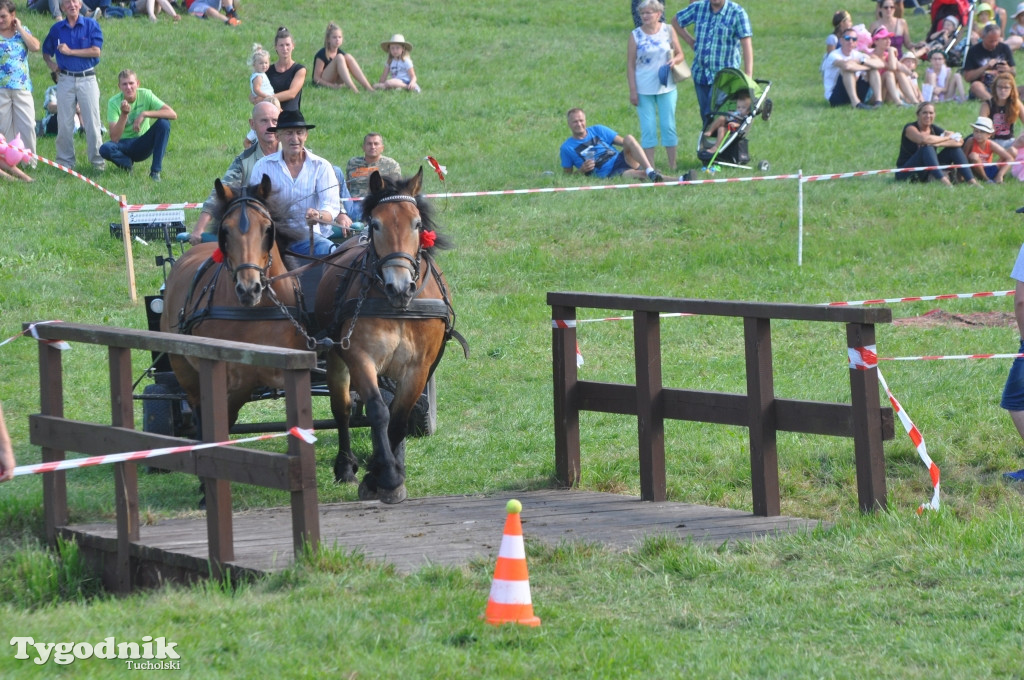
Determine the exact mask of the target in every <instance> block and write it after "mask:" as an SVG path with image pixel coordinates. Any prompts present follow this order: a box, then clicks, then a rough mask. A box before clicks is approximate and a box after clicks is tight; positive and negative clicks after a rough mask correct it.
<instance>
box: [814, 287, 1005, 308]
mask: <svg viewBox="0 0 1024 680" xmlns="http://www.w3.org/2000/svg"><path fill="white" fill-rule="evenodd" d="M1013 293H1014V291H1012V290H996V291H990V292H985V293H947V294H945V295H917V296H911V297H901V298H878V299H877V300H853V301H850V302H823V303H821V304H819V305H818V306H819V307H854V306H857V305H886V304H894V303H898V302H924V301H927V300H967V299H971V298H983V297H1006V296H1009V295H1013Z"/></svg>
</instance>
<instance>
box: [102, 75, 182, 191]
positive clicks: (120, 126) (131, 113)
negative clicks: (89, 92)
mask: <svg viewBox="0 0 1024 680" xmlns="http://www.w3.org/2000/svg"><path fill="white" fill-rule="evenodd" d="M117 87H118V89H119V90H121V92H120V93H119V94H115V95H114V96H113V97H111V98H110V99H109V100H108V101H107V122H108V123H109V124H110V141H109V142H107V143H106V144H104V145H103V146H101V147H100V154H101V155H102V156H103V157H104V158H105V159H107V160H108V161H110V162H112V163H113V164H114V165H116V166H117V167H119V168H121V169H122V170H127V171H128V172H131V170H132V166H133V165H135V163H137V162H139V161H143V160H145V159H147V158H149V157H150V156H152V157H153V164H152V165H151V166H150V169H149V178H150V179H152V180H153V181H154V182H159V181H160V171H161V170H162V169H163V163H164V154H165V153H166V152H167V142H168V140H170V138H171V121H172V120H177V119H178V114H177V113H175V112H174V109H172V108H171V107H170V106H168V105H167V104H165V103H163V102H162V101H160V98H159V97H157V96H156V95H155V94H153V91H152V90H148V89H146V88H144V87H139V78H138V76H136V75H135V71H132V70H131V69H125V70H123V71H121V72H120V73H119V74H117Z"/></svg>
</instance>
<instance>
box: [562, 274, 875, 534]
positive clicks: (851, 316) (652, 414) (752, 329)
mask: <svg viewBox="0 0 1024 680" xmlns="http://www.w3.org/2000/svg"><path fill="white" fill-rule="evenodd" d="M547 301H548V304H549V305H550V306H551V319H552V361H553V371H554V402H555V403H554V410H555V474H556V477H557V479H558V482H559V484H561V485H563V486H566V487H572V486H576V485H578V484H579V481H580V419H579V414H580V411H594V412H601V413H615V414H623V415H633V416H636V417H637V434H638V439H639V454H640V495H641V498H643V499H644V500H651V501H660V500H665V495H666V493H665V428H664V421H665V419H672V420H690V421H698V422H705V423H718V424H722V425H742V426H746V427H747V428H748V429H749V432H750V468H751V477H752V479H751V485H752V493H753V511H754V514H756V515H761V516H765V517H768V516H775V515H778V514H779V467H778V457H777V450H776V432H778V431H780V430H781V431H786V432H802V433H807V434H822V435H834V436H841V437H852V438H853V442H854V452H855V456H856V465H857V494H858V498H859V503H860V508H861V510H863V511H870V510H873V509H875V508H883V509H884V508H885V507H886V488H885V454H884V452H883V450H882V441H883V440H885V439H892V438H893V414H892V409H890V408H881V407H880V403H879V393H878V374H877V371H876V370H875V369H873V368H872V369H870V370H855V369H852V368H851V369H850V371H849V373H850V388H851V401H852V403H851V404H835V403H825V402H815V401H798V400H793V399H780V398H777V397H776V396H775V391H774V380H773V374H772V336H771V321H772V319H788V320H798V321H828V322H836V323H844V324H846V341H847V345H848V346H849V347H866V346H869V345H873V344H874V343H875V324H876V323H891V322H892V312H891V311H890V310H889V309H887V308H879V307H875V308H855V307H822V306H812V305H793V304H762V303H756V302H734V301H720V300H689V299H683V298H663V297H641V296H630V295H603V294H594V293H571V292H553V293H548V296H547ZM581 307H582V308H591V309H604V310H622V311H626V312H632V314H633V317H634V320H633V341H634V355H635V356H634V361H635V367H636V384H635V385H623V384H618V383H606V382H594V381H588V380H580V379H579V378H578V376H577V367H576V347H577V345H576V324H575V320H576V310H577V309H579V308H581ZM663 313H684V314H703V315H711V316H728V317H741V318H742V319H743V329H744V339H745V342H744V346H745V355H746V378H747V393H746V394H730V393H725V392H704V391H697V390H683V389H672V388H666V387H664V386H663V385H662V381H661V326H660V316H659V315H660V314H663ZM843 360H844V358H843V357H836V363H839V362H842V361H843Z"/></svg>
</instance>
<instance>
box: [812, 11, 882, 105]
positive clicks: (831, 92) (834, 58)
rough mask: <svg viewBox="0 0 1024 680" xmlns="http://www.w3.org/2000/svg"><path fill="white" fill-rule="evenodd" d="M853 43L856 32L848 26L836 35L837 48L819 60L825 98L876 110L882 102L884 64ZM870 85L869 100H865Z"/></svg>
mask: <svg viewBox="0 0 1024 680" xmlns="http://www.w3.org/2000/svg"><path fill="white" fill-rule="evenodd" d="M856 45H857V32H856V31H854V30H853V29H847V30H846V31H843V35H842V36H841V37H840V38H839V49H837V50H832V51H831V52H829V53H828V56H826V57H825V61H823V62H822V64H821V72H822V76H823V79H824V83H825V99H827V100H828V103H829V104H831V105H832V106H844V105H849V106H852V107H853V108H855V109H876V108H878V107H879V106H881V105H882V99H881V97H882V77H881V69H883V68H885V63H884V62H883V61H882V60H881V59H879V58H878V57H876V56H874V55H871V54H864V53H863V52H861V51H860V50H857V49H855V47H856ZM869 88H870V92H871V94H872V101H871V102H870V103H865V102H864V100H865V99H867V98H868V93H869Z"/></svg>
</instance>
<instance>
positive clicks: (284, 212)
mask: <svg viewBox="0 0 1024 680" xmlns="http://www.w3.org/2000/svg"><path fill="white" fill-rule="evenodd" d="M224 188H225V189H228V190H230V191H231V194H232V195H233V196H234V197H235V198H239V197H242V196H252V197H255V198H257V199H258V200H259V202H260V203H262V204H263V207H265V208H266V209H267V212H268V213H270V219H271V220H273V222H274V226H275V229H274V233H275V234H276V236H277V238H276V240H277V248H278V250H280V251H281V252H282V253H285V252H287V250H288V248H289V247H290V246H291V245H292V244H294V243H295V242H296V241H299V240H301V239H303V238H308V237H309V234H308V232H305V231H301V230H299V229H296V228H294V227H290V226H288V206H287V205H286V204H285V203H284V201H283V200H281V198H280V196H281V194H280V193H278V192H272V193H271V194H270V196H268V197H266V198H260V197H259V194H260V185H259V184H250V185H244V184H225V185H224ZM214 196H216V192H214ZM230 204H231V201H224V200H221V199H220V197H219V196H216V200H215V201H214V204H213V212H212V213H211V215H212V217H213V219H214V220H216V221H217V223H218V224H219V223H220V222H221V220H223V219H224V213H226V212H227V209H228V206H229V205H230ZM289 268H290V267H289Z"/></svg>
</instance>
